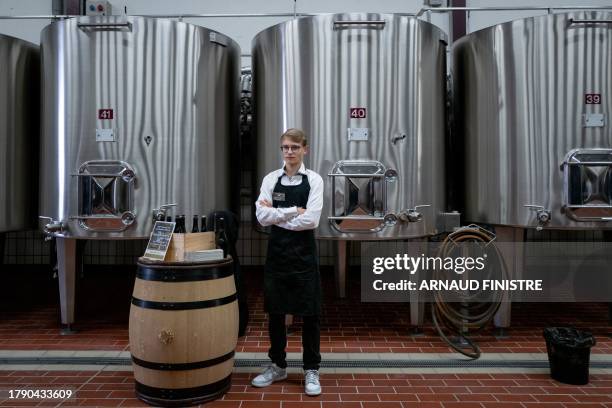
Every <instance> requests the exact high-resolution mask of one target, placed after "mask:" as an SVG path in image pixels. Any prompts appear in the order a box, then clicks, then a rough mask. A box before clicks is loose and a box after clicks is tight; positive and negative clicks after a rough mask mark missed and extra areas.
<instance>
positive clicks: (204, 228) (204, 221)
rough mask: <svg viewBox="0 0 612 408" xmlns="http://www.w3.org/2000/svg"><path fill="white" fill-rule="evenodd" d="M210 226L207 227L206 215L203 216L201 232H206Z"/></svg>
mask: <svg viewBox="0 0 612 408" xmlns="http://www.w3.org/2000/svg"><path fill="white" fill-rule="evenodd" d="M206 231H208V228H207V227H206V216H205V215H203V216H202V222H201V223H200V232H206Z"/></svg>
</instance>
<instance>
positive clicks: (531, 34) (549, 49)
mask: <svg viewBox="0 0 612 408" xmlns="http://www.w3.org/2000/svg"><path fill="white" fill-rule="evenodd" d="M610 61H612V13H605V12H591V11H589V12H574V13H569V14H552V15H546V16H540V17H533V18H526V19H522V20H516V21H511V22H508V23H504V24H499V25H496V26H493V27H490V28H487V29H483V30H480V31H476V32H474V33H471V34H469V35H467V36H465V37H463V38H462V39H460V40H459V41H457V42H456V43H455V44H454V46H453V79H454V80H453V82H454V97H455V102H454V105H455V107H456V110H455V112H456V114H455V118H456V120H457V122H456V123H457V128H456V130H457V134H458V137H459V139H460V141H461V143H462V145H463V148H464V153H463V155H462V156H463V159H464V161H463V167H464V169H465V174H464V183H465V185H464V188H463V191H464V200H463V202H464V208H463V209H462V212H463V213H464V214H465V219H466V220H467V221H470V222H478V223H487V224H493V225H495V226H497V227H496V229H497V230H498V233H499V232H501V233H502V235H503V238H502V240H506V241H514V242H518V241H522V239H523V231H524V229H525V228H534V227H535V228H538V229H542V228H554V229H580V230H585V229H609V228H612V127H611V126H610V121H611V120H612V101H611V98H612V71H611V68H610ZM498 235H499V234H498ZM517 252H518V253H517V254H508V255H509V257H511V258H512V259H518V260H519V262H518V264H517V265H514V266H512V267H511V271H510V272H511V273H513V274H514V275H515V276H517V275H520V273H521V271H522V262H521V261H520V260H521V259H522V250H521V249H520V246H518V245H517ZM502 320H505V323H504V322H502V323H501V326H505V325H507V324H508V323H509V313H508V315H507V316H506V318H505V319H502Z"/></svg>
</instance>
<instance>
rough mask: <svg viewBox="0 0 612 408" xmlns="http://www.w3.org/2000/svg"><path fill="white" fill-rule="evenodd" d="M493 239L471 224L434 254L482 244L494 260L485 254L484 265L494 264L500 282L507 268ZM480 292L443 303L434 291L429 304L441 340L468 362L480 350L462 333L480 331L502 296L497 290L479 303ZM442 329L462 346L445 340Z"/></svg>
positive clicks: (492, 236) (496, 307) (444, 242)
mask: <svg viewBox="0 0 612 408" xmlns="http://www.w3.org/2000/svg"><path fill="white" fill-rule="evenodd" d="M494 239H495V236H494V235H492V234H491V233H490V232H488V231H486V230H484V229H482V228H480V227H478V226H475V225H471V226H468V227H465V228H462V229H460V230H458V231H456V232H454V233H452V234H449V235H448V236H447V237H446V238H445V239H444V241H443V242H442V244H441V246H440V248H439V250H438V254H437V255H438V256H439V257H441V258H442V259H444V258H445V257H448V256H450V255H451V253H452V251H453V250H454V249H455V248H457V246H458V244H460V243H479V244H484V246H485V247H486V248H487V250H488V252H487V255H489V254H493V255H494V258H495V259H491V256H490V255H489V256H488V257H487V258H488V262H489V263H490V262H496V261H497V262H498V264H499V272H500V274H501V275H502V277H501V279H504V278H505V276H506V275H507V266H506V264H505V261H504V257H503V256H502V255H501V253H500V252H499V249H498V248H497V247H496V246H495V245H494V244H493V240H494ZM483 293H484V292H483V291H481V290H480V291H474V292H470V293H465V292H462V293H457V292H454V293H453V301H452V302H449V301H445V300H444V296H443V292H442V291H436V292H435V293H434V299H435V302H434V303H433V304H432V319H433V324H434V326H435V328H436V330H437V332H438V334H439V335H440V337H441V338H442V340H444V341H445V342H446V343H447V344H448V345H449V346H450V347H451V348H452V349H453V350H455V351H457V352H459V353H461V354H463V355H465V356H467V357H469V358H472V359H477V358H479V357H480V354H481V353H480V347H478V344H476V343H475V342H474V341H473V340H471V339H470V338H469V337H467V335H466V331H469V332H471V333H477V332H479V331H480V330H482V329H483V328H484V327H485V326H486V325H487V324H488V323H489V322H490V321H491V319H493V317H494V316H495V313H497V310H498V309H499V306H500V305H501V300H502V297H503V293H502V292H501V291H495V292H493V293H492V294H493V297H492V299H490V300H489V299H487V300H486V301H485V300H479V299H480V298H482V295H483ZM458 297H460V298H461V299H458ZM445 329H446V331H448V332H450V335H451V336H453V335H454V336H457V338H460V339H463V340H465V345H460V344H457V343H455V342H453V341H452V340H451V339H449V337H448V336H447V335H446V334H445V333H444V331H445Z"/></svg>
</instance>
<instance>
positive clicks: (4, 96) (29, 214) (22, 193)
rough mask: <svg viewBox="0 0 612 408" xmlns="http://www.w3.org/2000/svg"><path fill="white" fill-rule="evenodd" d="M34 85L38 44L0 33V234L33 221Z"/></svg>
mask: <svg viewBox="0 0 612 408" xmlns="http://www.w3.org/2000/svg"><path fill="white" fill-rule="evenodd" d="M39 84H40V49H39V47H38V46H37V45H34V44H31V43H29V42H26V41H23V40H20V39H18V38H14V37H9V36H6V35H0V234H2V233H4V232H8V231H18V230H25V229H31V228H34V226H35V225H36V201H37V194H38V192H37V189H38V175H37V166H38V140H39V124H40V120H39V119H40V97H39V95H40V86H39ZM0 249H2V246H1V245H0ZM1 257H2V253H0V258H1Z"/></svg>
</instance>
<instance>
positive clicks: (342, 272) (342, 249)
mask: <svg viewBox="0 0 612 408" xmlns="http://www.w3.org/2000/svg"><path fill="white" fill-rule="evenodd" d="M347 245H348V241H346V240H338V241H336V264H335V265H334V274H335V277H336V296H338V297H339V298H341V299H343V298H345V297H346V268H347V266H348V253H347V250H346V249H347Z"/></svg>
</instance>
